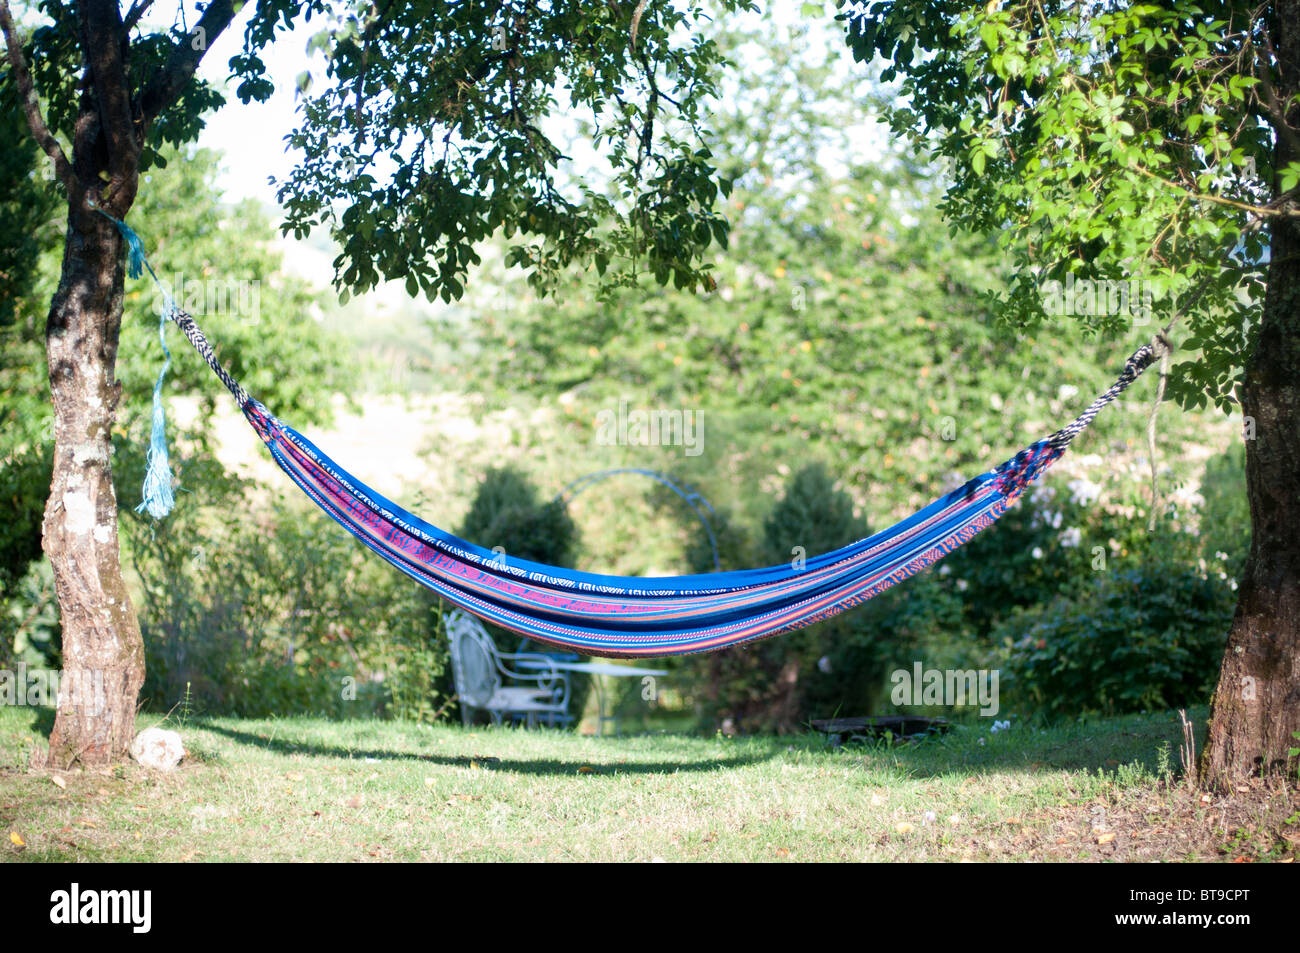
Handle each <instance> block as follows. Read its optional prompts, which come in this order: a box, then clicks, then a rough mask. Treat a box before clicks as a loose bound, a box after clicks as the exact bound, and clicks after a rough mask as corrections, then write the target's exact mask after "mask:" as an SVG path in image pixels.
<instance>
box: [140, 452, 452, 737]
mask: <svg viewBox="0 0 1300 953" xmlns="http://www.w3.org/2000/svg"><path fill="white" fill-rule="evenodd" d="M190 483H191V485H194V486H197V487H200V488H201V489H200V490H199V492H198V493H194V494H181V495H180V496H179V497H178V505H177V508H176V510H174V511H173V513H172V515H171V516H170V517H168V519H167V520H165V521H163V522H160V523H157V524H154V523H152V522H149V521H145V520H142V519H140V518H138V517H134V516H131V517H130V518H128V519H124V520H123V533H124V538H125V539H126V541H127V543H128V546H127V549H128V552H129V554H130V557H131V565H132V566H133V568H134V569H135V571H136V574H137V576H138V578H139V588H140V591H141V599H140V607H139V608H140V623H141V628H142V630H143V632H144V643H145V659H146V677H145V685H144V690H143V696H144V698H145V700H146V704H148V705H149V706H150V707H152V708H154V709H160V710H168V709H170V708H171V707H173V706H174V705H175V704H176V703H177V702H178V701H180V700H181V699H182V698H187V699H188V700H189V701H188V704H189V707H190V708H192V709H193V710H195V711H198V712H200V713H203V714H232V715H241V716H250V717H262V716H268V715H280V714H306V713H310V714H320V715H328V716H335V717H338V716H350V715H377V716H382V717H402V718H411V719H422V720H432V719H433V718H435V717H436V716H437V715H438V714H439V711H440V709H441V707H442V701H443V699H440V698H439V697H438V695H437V692H436V687H435V685H436V682H437V680H438V678H439V677H440V676H441V674H442V672H443V670H444V669H445V667H446V650H445V646H443V644H442V643H441V642H440V641H439V640H438V639H437V637H436V636H437V623H438V616H437V613H436V612H433V611H431V608H430V607H431V604H432V600H431V599H429V598H428V596H427V594H426V592H425V590H424V589H422V588H421V587H420V586H419V585H418V584H416V583H415V582H414V581H413V580H411V579H408V578H407V577H405V576H403V575H402V574H401V573H399V572H397V571H395V570H394V569H392V567H390V566H388V565H387V564H386V563H384V562H383V561H382V560H379V559H377V558H376V557H374V555H373V554H371V553H370V552H369V551H368V550H366V549H365V548H364V547H362V546H361V545H360V544H359V543H357V542H356V541H355V540H353V539H351V538H350V537H348V536H346V535H344V534H343V532H342V531H341V530H340V529H339V528H338V527H337V526H336V525H335V524H334V523H333V522H332V521H331V520H329V519H328V517H326V516H325V515H324V514H322V513H318V512H317V511H315V510H314V509H308V508H306V507H305V506H304V505H303V504H301V503H299V502H297V501H295V503H294V504H293V505H290V504H287V503H285V502H283V501H274V502H267V501H266V500H265V499H262V498H260V497H259V498H258V499H249V498H248V495H247V494H246V493H245V492H244V491H243V490H242V489H241V488H238V487H237V485H233V484H230V483H228V482H224V481H221V480H219V479H217V478H215V477H212V476H211V475H209V478H207V479H203V478H199V479H194V478H193V475H191V480H190ZM214 488H216V489H214ZM200 496H203V497H204V503H205V504H206V505H204V504H201V503H200V502H199V501H198V500H197V499H196V497H200ZM237 513H254V514H257V515H256V521H255V520H254V518H253V517H244V518H242V519H232V518H231V514H237ZM124 515H125V514H124Z"/></svg>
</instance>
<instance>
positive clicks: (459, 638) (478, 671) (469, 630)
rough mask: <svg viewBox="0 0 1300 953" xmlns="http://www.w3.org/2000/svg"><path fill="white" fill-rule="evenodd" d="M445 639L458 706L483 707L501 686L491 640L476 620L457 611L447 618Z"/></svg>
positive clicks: (494, 646) (465, 613)
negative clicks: (448, 650) (449, 653)
mask: <svg viewBox="0 0 1300 953" xmlns="http://www.w3.org/2000/svg"><path fill="white" fill-rule="evenodd" d="M447 639H448V641H449V642H451V671H452V675H453V677H454V678H455V680H456V694H457V695H458V696H459V697H460V701H461V704H463V705H470V706H472V707H474V708H484V707H486V706H487V703H488V701H489V700H491V698H492V696H493V695H494V694H496V690H497V689H498V688H499V687H500V686H501V675H500V673H499V672H498V671H497V658H496V655H497V651H496V645H494V644H493V642H492V637H491V636H489V635H488V634H487V630H486V629H484V628H483V626H482V624H481V623H480V622H479V621H478V619H476V618H474V617H473V616H472V615H470V614H469V613H467V612H462V611H460V610H459V609H457V610H456V611H455V612H453V613H452V614H451V615H450V616H448V617H447Z"/></svg>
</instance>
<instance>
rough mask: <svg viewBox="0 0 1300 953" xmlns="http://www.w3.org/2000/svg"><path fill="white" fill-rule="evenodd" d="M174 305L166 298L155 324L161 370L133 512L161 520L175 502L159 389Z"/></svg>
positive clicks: (169, 356) (168, 363)
mask: <svg viewBox="0 0 1300 953" xmlns="http://www.w3.org/2000/svg"><path fill="white" fill-rule="evenodd" d="M175 307H176V305H175V304H174V303H173V302H172V299H171V296H170V295H168V296H167V297H166V298H165V299H164V301H163V313H162V317H161V318H159V320H158V340H159V342H160V343H161V344H162V350H163V366H162V370H160V371H159V372H158V381H157V383H155V384H154V385H153V428H152V430H151V432H150V434H149V454H148V457H147V458H146V459H147V465H146V467H145V473H144V498H143V499H142V500H141V502H140V505H139V506H137V507H136V511H137V512H139V511H141V510H143V511H145V512H147V513H148V514H149V515H150V516H152V517H153V518H154V519H156V520H160V519H162V518H163V517H165V516H166V515H167V514H168V513H170V512H171V511H172V506H173V505H175V502H176V499H175V497H174V496H173V495H172V468H171V458H170V456H169V455H168V453H167V412H166V411H165V410H164V409H163V402H162V387H163V381H164V380H165V379H166V377H167V369H168V368H169V367H171V366H172V354H171V351H169V350H167V321H168V320H169V319H170V317H171V314H172V311H173V309H174V308H175Z"/></svg>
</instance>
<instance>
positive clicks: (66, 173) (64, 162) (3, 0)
mask: <svg viewBox="0 0 1300 953" xmlns="http://www.w3.org/2000/svg"><path fill="white" fill-rule="evenodd" d="M0 28H3V30H4V37H5V47H6V49H7V50H8V52H9V68H10V69H11V70H13V76H14V84H15V85H16V86H17V88H18V96H19V99H21V100H22V105H23V113H24V114H25V115H26V117H27V126H28V128H30V129H31V132H32V137H33V138H34V139H35V140H36V144H37V145H39V146H40V147H41V150H42V151H43V152H44V153H45V154H46V155H47V156H49V157H50V161H51V162H53V163H54V175H55V176H56V177H57V178H58V180H59V181H60V182H62V183H63V186H64V188H66V189H67V190H68V192H69V194H71V193H72V191H73V187H74V185H75V183H76V176H75V175H74V174H73V172H72V165H71V164H70V163H69V162H68V157H67V156H65V155H64V154H63V147H62V146H60V145H59V140H58V139H56V138H54V134H53V133H51V132H50V129H49V127H48V126H46V125H45V117H44V116H43V115H42V114H41V101H40V97H38V96H37V95H36V87H35V85H33V83H32V74H31V73H30V72H28V70H27V60H26V59H24V57H23V46H22V42H21V41H20V40H19V39H18V32H17V30H15V29H14V21H13V17H11V16H10V15H9V0H0Z"/></svg>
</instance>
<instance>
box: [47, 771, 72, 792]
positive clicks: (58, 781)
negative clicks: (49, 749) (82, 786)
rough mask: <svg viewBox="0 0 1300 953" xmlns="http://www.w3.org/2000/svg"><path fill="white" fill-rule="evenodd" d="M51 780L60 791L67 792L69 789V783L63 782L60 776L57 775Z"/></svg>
mask: <svg viewBox="0 0 1300 953" xmlns="http://www.w3.org/2000/svg"><path fill="white" fill-rule="evenodd" d="M50 780H51V781H53V782H54V786H55V787H56V788H58V789H59V790H60V791H66V790H67V789H68V782H67V781H65V780H63V778H61V777H59V776H58V775H55V776H54V777H52V778H50Z"/></svg>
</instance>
